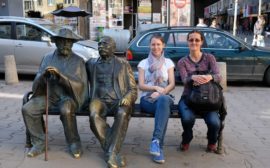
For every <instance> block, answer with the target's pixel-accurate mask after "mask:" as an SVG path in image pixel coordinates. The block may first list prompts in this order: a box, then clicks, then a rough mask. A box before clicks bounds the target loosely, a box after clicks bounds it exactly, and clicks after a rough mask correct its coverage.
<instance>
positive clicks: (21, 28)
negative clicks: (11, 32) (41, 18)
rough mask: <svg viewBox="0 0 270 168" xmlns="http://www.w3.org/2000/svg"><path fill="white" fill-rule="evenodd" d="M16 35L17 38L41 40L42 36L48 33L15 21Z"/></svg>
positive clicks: (46, 35) (47, 35)
mask: <svg viewBox="0 0 270 168" xmlns="http://www.w3.org/2000/svg"><path fill="white" fill-rule="evenodd" d="M16 37H17V39H18V40H28V41H42V37H50V35H49V34H48V33H46V32H44V31H43V30H41V29H39V28H37V27H34V26H32V25H28V24H24V23H17V24H16Z"/></svg>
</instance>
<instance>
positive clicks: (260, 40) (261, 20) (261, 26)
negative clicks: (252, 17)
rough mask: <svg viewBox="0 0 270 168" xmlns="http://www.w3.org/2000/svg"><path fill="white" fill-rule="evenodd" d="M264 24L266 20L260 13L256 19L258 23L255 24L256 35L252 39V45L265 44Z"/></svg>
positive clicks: (254, 31)
mask: <svg viewBox="0 0 270 168" xmlns="http://www.w3.org/2000/svg"><path fill="white" fill-rule="evenodd" d="M264 24H265V20H264V17H263V15H260V16H259V17H258V20H257V21H256V23H255V24H254V30H253V33H254V37H253V41H252V45H253V46H263V45H264V39H263V36H262V33H263V30H264Z"/></svg>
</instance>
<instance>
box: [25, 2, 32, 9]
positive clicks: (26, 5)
mask: <svg viewBox="0 0 270 168" xmlns="http://www.w3.org/2000/svg"><path fill="white" fill-rule="evenodd" d="M31 9H32V3H31V1H24V10H31Z"/></svg>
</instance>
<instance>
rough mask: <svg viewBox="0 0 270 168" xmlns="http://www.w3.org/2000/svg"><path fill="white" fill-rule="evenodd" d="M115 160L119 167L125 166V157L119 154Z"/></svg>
mask: <svg viewBox="0 0 270 168" xmlns="http://www.w3.org/2000/svg"><path fill="white" fill-rule="evenodd" d="M117 162H118V165H119V166H120V167H126V165H127V164H126V158H125V157H124V156H121V155H120V154H118V155H117Z"/></svg>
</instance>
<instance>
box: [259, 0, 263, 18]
mask: <svg viewBox="0 0 270 168" xmlns="http://www.w3.org/2000/svg"><path fill="white" fill-rule="evenodd" d="M261 13H262V0H259V9H258V16H260V15H261Z"/></svg>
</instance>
